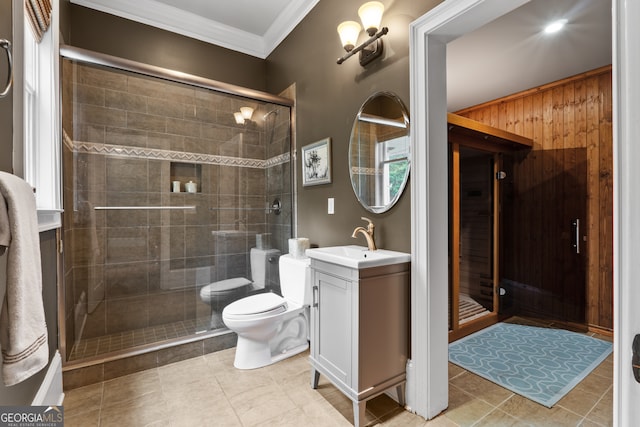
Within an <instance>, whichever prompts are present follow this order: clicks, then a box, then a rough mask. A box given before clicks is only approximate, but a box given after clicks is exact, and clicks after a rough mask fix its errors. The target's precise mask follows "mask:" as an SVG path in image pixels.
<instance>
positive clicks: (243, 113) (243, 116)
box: [233, 107, 253, 125]
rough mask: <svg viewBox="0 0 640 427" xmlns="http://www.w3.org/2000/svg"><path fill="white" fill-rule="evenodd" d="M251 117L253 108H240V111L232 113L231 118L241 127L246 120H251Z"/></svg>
mask: <svg viewBox="0 0 640 427" xmlns="http://www.w3.org/2000/svg"><path fill="white" fill-rule="evenodd" d="M251 116H253V108H251V107H240V111H237V112H235V113H233V117H234V118H235V119H236V123H237V124H239V125H243V124H245V123H246V121H247V120H251Z"/></svg>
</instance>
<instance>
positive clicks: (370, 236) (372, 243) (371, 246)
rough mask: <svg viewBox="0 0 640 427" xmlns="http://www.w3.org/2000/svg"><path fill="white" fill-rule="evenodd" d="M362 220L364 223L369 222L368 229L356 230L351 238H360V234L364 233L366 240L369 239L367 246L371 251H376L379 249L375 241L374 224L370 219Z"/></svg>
mask: <svg viewBox="0 0 640 427" xmlns="http://www.w3.org/2000/svg"><path fill="white" fill-rule="evenodd" d="M361 219H362V220H363V221H369V225H368V226H367V228H364V227H356V229H355V230H353V234H352V235H351V237H353V238H354V239H356V238H357V237H358V233H362V234H363V235H364V238H365V239H367V246H368V247H369V250H370V251H375V250H376V249H377V248H376V241H375V240H374V237H373V229H374V226H373V222H372V221H371V220H370V219H369V218H365V217H361Z"/></svg>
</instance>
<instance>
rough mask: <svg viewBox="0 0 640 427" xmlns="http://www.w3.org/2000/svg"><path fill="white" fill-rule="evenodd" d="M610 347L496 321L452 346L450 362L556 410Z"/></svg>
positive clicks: (586, 338) (557, 331)
mask: <svg viewBox="0 0 640 427" xmlns="http://www.w3.org/2000/svg"><path fill="white" fill-rule="evenodd" d="M611 351H612V345H611V343H609V342H607V341H603V340H599V339H597V338H592V337H589V336H586V335H582V334H578V333H575V332H569V331H565V330H562V329H550V328H537V327H534V326H523V325H515V324H510V323H497V324H495V325H493V326H490V327H488V328H486V329H483V330H481V331H479V332H476V333H474V334H472V335H469V336H467V337H464V338H462V339H459V340H458V341H455V342H453V343H451V344H449V360H450V361H451V362H452V363H455V364H456V365H458V366H460V367H462V368H464V369H466V370H468V371H471V372H473V373H474V374H477V375H480V376H481V377H483V378H486V379H488V380H489V381H492V382H494V383H496V384H498V385H500V386H502V387H504V388H506V389H509V390H511V391H513V392H514V393H518V394H519V395H522V396H524V397H526V398H527V399H531V400H533V401H534V402H538V403H540V404H541V405H544V406H546V407H549V408H551V407H552V406H553V405H554V404H556V403H557V402H558V400H560V399H561V398H562V397H563V396H564V395H565V394H567V393H568V392H569V391H570V390H571V389H572V388H573V387H575V386H576V385H577V384H578V383H579V382H580V381H582V380H583V379H584V378H585V377H586V376H587V375H588V374H589V372H591V371H592V370H593V369H594V368H595V367H596V366H598V365H599V364H600V363H601V362H602V361H603V360H604V359H606V358H607V356H608V355H609V354H611Z"/></svg>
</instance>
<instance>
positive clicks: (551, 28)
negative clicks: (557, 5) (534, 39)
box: [544, 19, 567, 34]
mask: <svg viewBox="0 0 640 427" xmlns="http://www.w3.org/2000/svg"><path fill="white" fill-rule="evenodd" d="M566 23H567V20H566V19H558V20H557V21H553V22H552V23H550V24H549V25H547V26H546V27H544V32H545V33H546V34H553V33H557V32H558V31H560V30H561V29H562V27H564V25H565V24H566Z"/></svg>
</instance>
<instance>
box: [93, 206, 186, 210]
mask: <svg viewBox="0 0 640 427" xmlns="http://www.w3.org/2000/svg"><path fill="white" fill-rule="evenodd" d="M195 208H196V207H195V206H95V207H94V208H93V209H95V210H97V211H123V210H161V209H162V210H165V209H166V210H172V209H173V210H175V209H184V210H191V209H195Z"/></svg>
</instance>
